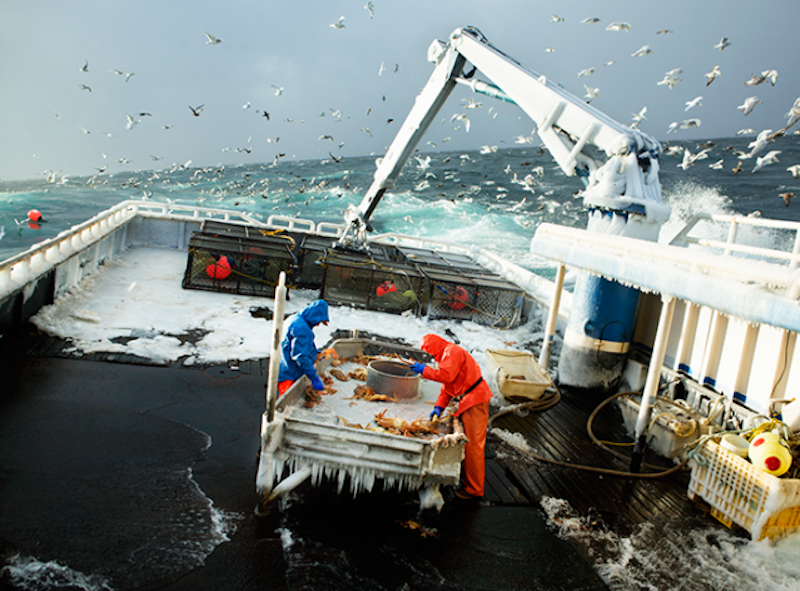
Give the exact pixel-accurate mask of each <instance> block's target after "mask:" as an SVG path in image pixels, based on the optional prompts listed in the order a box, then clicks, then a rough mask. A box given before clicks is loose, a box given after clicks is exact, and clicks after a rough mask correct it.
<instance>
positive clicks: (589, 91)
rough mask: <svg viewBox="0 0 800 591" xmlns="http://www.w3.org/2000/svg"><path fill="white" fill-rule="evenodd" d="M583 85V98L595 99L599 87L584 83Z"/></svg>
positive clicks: (598, 93) (598, 92) (598, 94)
mask: <svg viewBox="0 0 800 591" xmlns="http://www.w3.org/2000/svg"><path fill="white" fill-rule="evenodd" d="M583 87H584V88H585V89H586V94H585V95H583V96H584V97H585V98H587V99H589V100H590V101H591V100H592V99H596V98H597V97H598V96H600V89H599V88H591V87H589V86H586V85H585V84H584V85H583Z"/></svg>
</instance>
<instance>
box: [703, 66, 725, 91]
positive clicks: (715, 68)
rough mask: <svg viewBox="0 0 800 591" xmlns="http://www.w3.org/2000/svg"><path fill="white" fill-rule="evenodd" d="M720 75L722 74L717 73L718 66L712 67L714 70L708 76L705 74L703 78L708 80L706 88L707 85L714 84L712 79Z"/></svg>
mask: <svg viewBox="0 0 800 591" xmlns="http://www.w3.org/2000/svg"><path fill="white" fill-rule="evenodd" d="M720 74H722V72H720V71H719V64H718V65H716V66H714V68H713V69H712V70H711V71H710V72H709V73H708V74H705V77H706V78H708V81H707V82H706V86H708V85H709V84H711V83H712V82H714V79H715V78H716V77H717V76H719V75H720Z"/></svg>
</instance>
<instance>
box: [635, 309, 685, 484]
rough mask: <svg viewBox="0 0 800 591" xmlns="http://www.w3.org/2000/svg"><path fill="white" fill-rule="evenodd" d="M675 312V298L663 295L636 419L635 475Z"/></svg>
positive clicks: (643, 447)
mask: <svg viewBox="0 0 800 591" xmlns="http://www.w3.org/2000/svg"><path fill="white" fill-rule="evenodd" d="M673 312H675V298H673V297H672V296H668V295H664V294H662V295H661V314H660V315H659V318H658V328H657V329H656V337H655V342H654V343H653V353H652V355H651V356H650V366H649V367H648V369H647V380H646V381H645V384H644V392H643V393H642V403H641V405H640V406H639V416H638V417H637V418H636V434H635V435H634V446H633V456H632V457H631V472H634V473H637V472H639V469H640V468H641V467H642V456H643V455H644V450H645V447H646V445H647V441H646V439H647V426H648V425H649V424H650V412H651V411H652V409H653V405H654V404H655V401H656V395H657V394H658V382H659V380H660V379H661V366H662V365H664V355H665V353H666V351H667V341H668V340H669V328H670V325H671V324H672V314H673Z"/></svg>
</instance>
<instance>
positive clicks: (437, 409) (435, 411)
mask: <svg viewBox="0 0 800 591" xmlns="http://www.w3.org/2000/svg"><path fill="white" fill-rule="evenodd" d="M443 410H444V409H443V408H442V407H441V406H434V407H433V411H432V412H431V416H429V417H428V420H429V421H432V420H433V417H436V418H437V419H438V418H440V417H441V416H442V411H443Z"/></svg>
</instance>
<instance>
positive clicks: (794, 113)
mask: <svg viewBox="0 0 800 591" xmlns="http://www.w3.org/2000/svg"><path fill="white" fill-rule="evenodd" d="M784 117H786V118H787V119H788V120H789V121H787V122H786V125H784V126H783V130H784V131H786V130H787V129H789V128H790V127H791V126H792V125H794V124H795V123H797V122H798V121H800V97H798V98H796V99H795V101H794V104H793V105H792V108H791V109H789V112H788V113H786V115H784Z"/></svg>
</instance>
